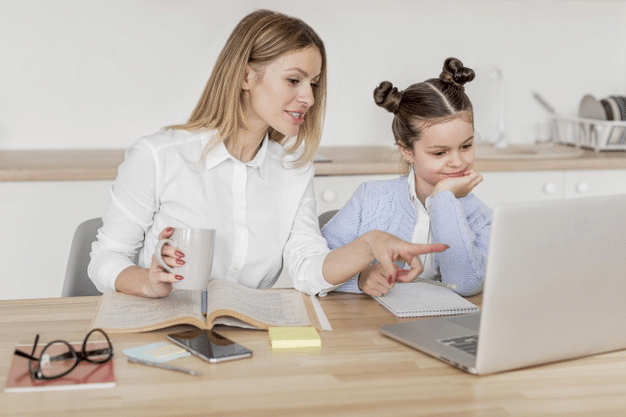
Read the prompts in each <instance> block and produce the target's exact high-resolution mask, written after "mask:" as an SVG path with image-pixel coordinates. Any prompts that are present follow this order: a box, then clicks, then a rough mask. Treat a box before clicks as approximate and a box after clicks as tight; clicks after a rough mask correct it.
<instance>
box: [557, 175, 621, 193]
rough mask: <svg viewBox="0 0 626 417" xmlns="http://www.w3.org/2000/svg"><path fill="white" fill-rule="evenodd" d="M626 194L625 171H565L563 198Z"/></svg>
mask: <svg viewBox="0 0 626 417" xmlns="http://www.w3.org/2000/svg"><path fill="white" fill-rule="evenodd" d="M611 194H626V170H623V169H613V170H611V169H607V170H604V169H602V170H575V171H565V197H566V198H574V197H592V196H600V195H611Z"/></svg>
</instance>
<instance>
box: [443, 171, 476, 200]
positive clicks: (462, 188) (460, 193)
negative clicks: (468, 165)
mask: <svg viewBox="0 0 626 417" xmlns="http://www.w3.org/2000/svg"><path fill="white" fill-rule="evenodd" d="M482 180H483V176H482V175H480V174H479V173H478V172H476V171H474V170H469V171H467V172H466V173H465V175H464V176H462V177H454V178H446V179H444V180H441V181H439V182H438V183H437V185H435V188H434V189H433V193H432V195H434V194H436V193H438V192H439V191H451V192H452V194H454V196H455V197H456V198H461V197H465V196H466V195H468V194H469V193H471V192H472V190H473V189H474V187H476V186H477V185H478V184H480V183H481V182H482Z"/></svg>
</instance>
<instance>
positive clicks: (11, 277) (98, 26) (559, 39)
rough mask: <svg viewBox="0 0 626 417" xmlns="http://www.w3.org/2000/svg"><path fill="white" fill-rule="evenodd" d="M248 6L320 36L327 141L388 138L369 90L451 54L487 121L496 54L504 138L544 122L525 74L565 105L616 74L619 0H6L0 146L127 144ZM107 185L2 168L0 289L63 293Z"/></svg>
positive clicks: (608, 85)
mask: <svg viewBox="0 0 626 417" xmlns="http://www.w3.org/2000/svg"><path fill="white" fill-rule="evenodd" d="M256 8H271V9H275V10H279V11H282V12H285V13H287V14H291V15H295V16H298V17H301V18H303V19H304V20H306V21H307V22H308V23H309V24H310V25H311V26H313V27H314V28H315V29H316V30H317V32H318V33H319V34H320V35H321V36H322V38H323V39H324V40H325V43H326V47H327V52H328V61H329V76H330V79H329V97H328V107H327V117H326V126H325V132H324V137H323V140H322V144H323V145H326V146H330V145H351V146H360V145H386V144H391V135H390V129H389V125H390V122H391V115H390V114H389V113H387V112H385V111H384V110H383V109H381V108H378V107H377V106H375V105H374V104H373V102H372V98H371V94H372V90H373V89H374V87H375V86H376V85H377V84H378V83H379V82H380V81H382V80H385V79H388V80H391V81H392V82H394V83H395V84H396V85H397V86H398V87H399V88H405V87H407V86H408V85H409V84H411V83H413V82H416V81H421V80H423V79H426V78H430V77H433V76H437V75H438V74H439V71H440V68H441V64H442V62H443V60H444V59H445V58H446V57H448V56H457V57H459V58H462V59H463V61H464V62H465V63H466V65H468V66H470V67H473V68H474V69H475V70H476V71H477V74H478V76H477V79H476V80H475V81H474V82H472V83H471V84H469V85H468V92H469V94H470V95H471V96H472V97H473V99H474V103H475V108H476V118H477V124H478V127H479V129H480V130H481V131H482V132H483V136H489V132H491V131H492V129H493V126H494V124H495V115H497V111H498V108H499V103H498V97H499V95H498V89H497V88H496V87H497V85H496V84H495V82H494V80H493V79H492V78H491V75H492V74H493V73H494V69H495V68H499V69H500V70H501V72H502V75H503V92H504V97H505V100H504V109H505V116H506V119H505V121H506V128H507V133H508V135H507V138H508V140H509V141H510V142H531V141H533V140H535V139H536V138H537V137H542V136H544V135H545V122H546V114H545V112H543V111H542V110H541V109H540V108H539V106H538V105H537V104H536V103H535V102H534V101H533V99H532V97H531V91H532V90H537V91H539V92H541V93H542V94H543V95H544V96H545V97H546V98H548V100H549V101H551V102H552V104H553V105H554V106H555V107H556V108H557V109H558V110H559V111H561V112H562V113H565V114H575V113H576V110H577V106H578V102H579V100H580V98H581V97H582V95H584V94H585V93H593V94H594V95H596V96H598V97H602V96H606V95H609V94H624V90H625V88H624V87H625V85H624V84H625V82H626V79H625V76H624V74H626V71H625V69H626V68H625V67H626V65H625V56H624V55H625V52H624V46H623V45H624V41H625V40H626V33H624V31H625V30H626V29H625V28H624V25H623V21H624V17H626V2H625V1H603V0H596V1H592V0H587V1H584V0H581V1H557V0H526V1H524V0H482V1H480V0H457V1H453V0H439V1H434V0H406V1H400V0H386V1H373V0H349V1H348V0H317V1H315V2H311V1H308V2H304V1H293V0H291V1H283V0H268V1H260V0H259V1H253V0H237V1H231V2H222V1H199V0H151V1H148V0H101V1H96V0H0V60H1V64H0V151H1V150H3V149H42V148H43V149H62V148H120V147H127V146H128V145H129V144H130V143H132V142H133V141H134V140H136V138H137V137H139V136H141V135H144V134H148V133H151V132H153V131H156V130H158V129H159V128H161V127H162V126H164V125H168V124H172V123H178V122H182V121H184V120H185V119H186V118H187V116H188V114H189V113H190V111H191V110H192V108H193V106H194V105H195V102H196V100H197V99H198V97H199V94H200V91H201V89H202V87H203V86H204V83H205V81H206V79H207V77H208V74H209V73H210V71H211V68H212V65H213V61H214V60H215V58H216V56H217V54H218V53H219V51H220V49H221V47H222V46H223V44H224V42H225V40H226V38H227V37H228V35H229V33H230V31H231V30H232V28H233V27H234V25H235V24H236V23H237V21H238V20H239V19H240V18H241V17H242V16H244V15H245V14H247V13H248V12H250V11H252V10H254V9H256ZM109 186H110V182H107V181H97V182H50V183H0V225H1V226H2V231H3V236H4V239H3V241H2V243H0V254H1V255H0V262H2V265H3V277H2V279H1V281H0V282H1V285H0V299H10V298H35V297H55V296H58V295H60V291H61V286H62V277H63V274H64V271H65V265H66V262H67V254H68V253H69V247H70V243H71V238H72V234H73V231H74V229H75V227H76V226H77V225H78V224H79V223H80V222H81V221H83V220H85V219H87V218H90V217H96V216H100V215H101V214H102V210H103V209H104V206H105V205H106V202H107V200H108V188H109Z"/></svg>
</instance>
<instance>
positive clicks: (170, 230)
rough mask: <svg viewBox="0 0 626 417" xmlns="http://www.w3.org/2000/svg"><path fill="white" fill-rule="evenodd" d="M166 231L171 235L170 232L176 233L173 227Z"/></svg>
mask: <svg viewBox="0 0 626 417" xmlns="http://www.w3.org/2000/svg"><path fill="white" fill-rule="evenodd" d="M165 231H166V232H167V233H170V232H173V231H174V228H173V227H168V228H166V229H165Z"/></svg>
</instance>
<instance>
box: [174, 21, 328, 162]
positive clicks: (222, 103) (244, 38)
mask: <svg viewBox="0 0 626 417" xmlns="http://www.w3.org/2000/svg"><path fill="white" fill-rule="evenodd" d="M310 47H315V48H317V49H318V50H319V52H320V54H321V56H322V68H321V73H320V77H319V81H318V82H317V83H316V84H317V88H315V89H313V98H314V100H315V102H314V104H313V106H311V108H310V109H309V110H308V111H307V116H306V118H305V120H304V122H303V123H302V125H301V126H300V129H299V132H298V135H297V136H296V137H295V138H294V139H295V140H293V142H290V143H289V145H288V146H287V151H288V152H289V153H293V152H295V151H296V150H297V149H298V148H300V146H301V145H302V144H303V143H304V150H303V152H302V155H300V157H299V158H298V160H297V161H296V163H295V165H296V166H301V165H303V164H305V163H306V162H308V161H310V160H312V159H313V156H314V155H315V152H316V151H317V148H318V147H319V143H320V138H321V134H322V125H323V118H324V110H325V105H326V83H327V78H326V50H325V48H324V43H323V42H322V40H321V38H320V37H319V36H318V35H317V33H315V31H314V30H313V29H312V28H311V27H310V26H309V25H307V24H306V23H304V22H303V21H302V20H300V19H297V18H293V17H290V16H286V15H284V14H282V13H277V12H274V11H270V10H257V11H255V12H253V13H250V14H249V15H247V16H246V17H244V18H243V19H242V20H241V21H240V22H239V23H238V24H237V26H236V27H235V29H234V30H233V32H232V33H231V35H230V37H229V38H228V40H227V41H226V45H224V48H223V49H222V52H221V53H220V55H219V57H218V58H217V61H216V63H215V66H214V68H213V72H212V73H211V76H210V78H209V80H208V81H207V83H206V86H205V87H204V91H203V93H202V96H201V97H200V100H199V101H198V104H197V105H196V108H195V109H194V111H193V113H192V114H191V116H190V117H189V120H187V122H186V123H185V124H181V125H174V126H170V128H173V129H184V130H193V129H204V128H209V129H216V130H217V131H218V132H219V135H216V138H215V140H214V141H213V142H211V143H208V144H207V146H206V147H205V149H204V150H203V152H202V158H203V159H204V157H206V155H207V154H208V153H209V151H210V150H211V149H213V147H215V145H217V144H218V143H221V142H223V141H224V140H226V139H227V138H234V139H236V138H237V137H238V135H239V133H240V132H241V131H242V130H243V129H245V128H246V120H245V108H244V104H243V100H242V97H243V92H242V88H241V86H242V81H243V79H244V76H245V73H246V66H247V65H248V64H250V65H253V66H258V67H259V68H262V67H263V66H264V65H267V64H269V63H270V62H272V61H273V60H275V59H276V58H278V57H279V56H280V55H282V54H285V53H288V52H294V51H299V50H303V49H307V48H310ZM268 135H269V138H270V140H273V141H276V142H278V143H284V142H285V141H286V139H288V138H286V137H285V135H283V134H282V133H280V132H278V131H276V130H274V129H272V128H271V127H270V128H269V129H268Z"/></svg>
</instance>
